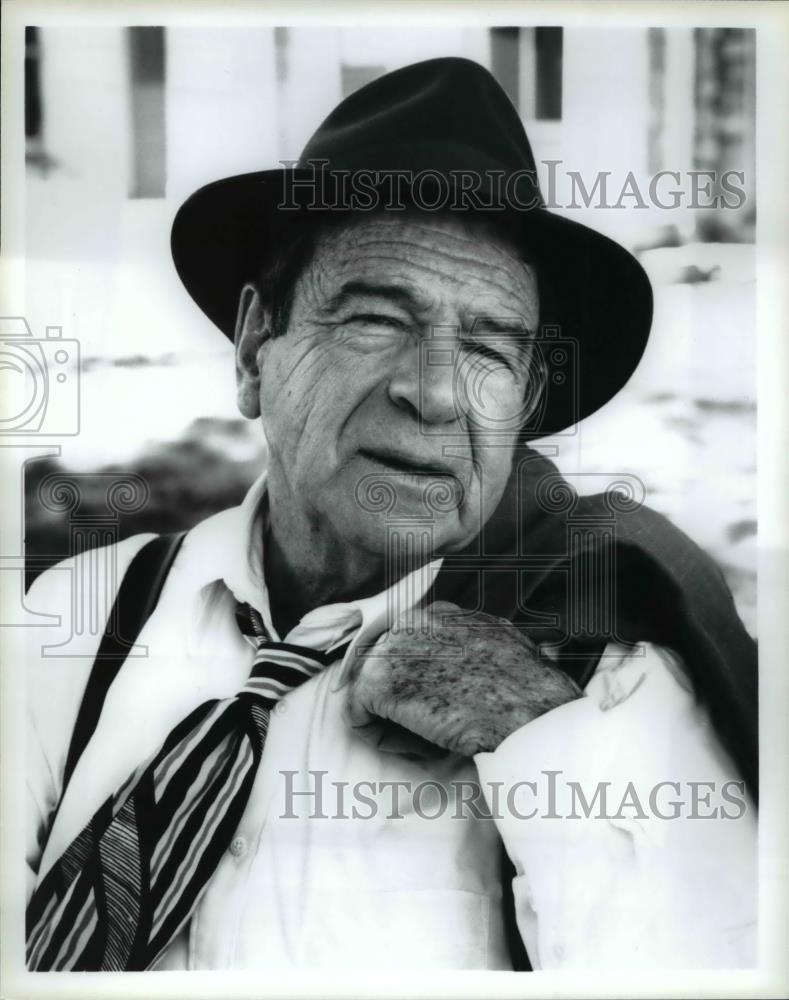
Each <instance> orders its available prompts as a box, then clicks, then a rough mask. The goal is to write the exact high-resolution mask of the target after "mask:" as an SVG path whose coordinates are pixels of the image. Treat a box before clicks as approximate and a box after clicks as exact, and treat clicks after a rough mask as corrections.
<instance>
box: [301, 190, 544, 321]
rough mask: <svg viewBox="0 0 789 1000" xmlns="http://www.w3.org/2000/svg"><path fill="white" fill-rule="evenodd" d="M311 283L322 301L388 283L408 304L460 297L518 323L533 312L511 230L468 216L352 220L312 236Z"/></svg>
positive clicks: (531, 281) (529, 278) (532, 289)
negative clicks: (350, 286)
mask: <svg viewBox="0 0 789 1000" xmlns="http://www.w3.org/2000/svg"><path fill="white" fill-rule="evenodd" d="M313 267H314V274H313V275H312V278H313V280H317V281H318V282H319V283H320V285H321V286H323V287H324V290H325V292H326V293H327V294H330V293H331V292H332V291H333V286H334V285H335V284H337V283H342V282H344V281H348V280H353V279H354V278H359V279H364V278H370V279H373V278H374V279H376V280H378V281H391V282H392V283H393V284H397V285H399V286H401V287H404V288H409V289H411V291H412V292H413V295H414V298H415V300H423V301H424V302H425V303H426V304H427V303H429V302H430V300H431V299H435V300H439V299H442V298H446V297H450V298H462V299H465V300H468V301H471V302H476V303H477V305H478V306H479V307H480V308H484V309H488V310H489V309H494V310H495V309H499V310H500V311H503V312H505V313H507V314H510V315H518V316H522V317H523V319H524V321H525V322H527V324H529V325H530V326H532V325H533V324H534V323H535V321H536V315H537V313H538V309H539V296H538V288H537V276H536V270H535V268H534V266H533V264H532V263H530V262H529V261H528V260H526V259H525V256H524V254H523V252H522V248H521V247H520V245H519V243H518V240H517V235H516V233H515V231H513V229H512V228H511V227H507V226H505V225H503V224H502V223H501V222H500V221H497V220H494V219H491V218H490V217H489V215H483V214H479V213H478V214H474V213H471V212H424V211H416V210H407V211H403V212H376V213H356V214H354V215H349V216H347V217H345V218H343V219H341V220H337V221H334V222H330V223H329V224H328V225H327V226H324V227H323V228H322V229H321V230H320V231H319V233H318V234H317V236H316V242H315V254H314V256H313Z"/></svg>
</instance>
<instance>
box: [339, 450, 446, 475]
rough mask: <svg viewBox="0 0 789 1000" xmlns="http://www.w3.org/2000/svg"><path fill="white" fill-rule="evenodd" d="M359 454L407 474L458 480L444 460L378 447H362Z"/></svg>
mask: <svg viewBox="0 0 789 1000" xmlns="http://www.w3.org/2000/svg"><path fill="white" fill-rule="evenodd" d="M359 454H360V455H361V456H362V457H363V458H366V459H368V460H369V461H372V462H375V463H377V464H378V465H384V466H386V467H387V468H389V469H392V470H394V471H396V472H402V473H404V474H405V475H411V476H433V477H434V478H435V477H441V478H452V479H455V480H457V475H456V474H455V473H454V472H453V471H452V469H450V468H449V467H448V466H447V465H445V464H444V463H443V462H436V461H431V460H429V459H422V458H416V457H413V456H411V455H404V454H402V452H394V451H388V450H377V449H376V450H375V451H373V450H372V449H369V448H361V449H360V450H359Z"/></svg>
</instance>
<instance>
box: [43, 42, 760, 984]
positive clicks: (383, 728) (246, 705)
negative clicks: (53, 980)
mask: <svg viewBox="0 0 789 1000" xmlns="http://www.w3.org/2000/svg"><path fill="white" fill-rule="evenodd" d="M316 164H317V165H318V166H317V167H316ZM475 179H476V180H478V181H479V183H476V182H475ZM447 193H450V194H451V196H452V198H451V201H452V204H447V203H446V199H445V198H444V195H446V194H447ZM502 193H503V194H504V196H505V200H506V202H507V204H506V205H504V204H499V205H497V204H496V200H497V198H501V196H502ZM461 196H462V197H461ZM458 198H460V200H459V201H458ZM486 199H487V200H486ZM428 201H429V202H430V204H429V205H428V204H427V202H428ZM428 208H429V209H431V210H427V209H428ZM173 252H174V257H175V261H176V266H177V267H178V270H179V273H180V275H181V277H182V279H183V281H184V283H185V284H186V286H187V288H188V289H189V291H190V292H191V294H192V295H193V296H194V298H195V299H196V301H197V302H198V304H200V305H201V307H202V308H203V309H204V310H205V311H206V313H207V314H208V315H209V316H210V317H211V318H212V319H213V320H214V321H215V322H216V323H217V325H218V326H219V327H220V328H221V329H222V330H223V332H224V333H225V334H226V335H228V336H232V337H234V340H235V345H236V377H237V384H238V402H239V407H240V409H241V412H242V413H243V414H244V416H245V417H248V418H249V419H252V420H258V419H260V420H262V424H263V428H264V431H265V436H266V441H267V443H268V462H267V468H266V470H265V473H264V474H263V475H262V476H261V477H260V479H259V480H258V481H257V482H256V483H255V484H254V485H253V487H252V488H251V490H250V492H249V494H248V496H247V498H246V499H245V501H244V502H243V504H242V505H241V506H240V507H239V508H237V509H233V510H228V511H224V512H222V513H220V514H218V515H215V516H214V517H211V518H209V519H208V520H207V521H204V522H203V523H201V524H200V525H198V526H197V527H196V528H193V529H192V530H191V531H190V532H189V533H188V534H187V536H186V538H185V539H182V538H180V537H179V538H177V539H174V540H170V539H164V540H162V539H154V540H153V541H152V540H151V538H150V536H140V537H136V538H132V539H128V540H126V541H125V542H122V543H121V544H119V545H118V546H117V547H116V550H115V553H114V558H115V561H116V564H117V567H118V570H119V574H118V576H119V578H123V585H122V587H121V590H120V593H119V595H118V598H117V603H116V612H117V614H116V615H115V616H113V622H114V623H115V624H114V626H113V625H112V624H110V625H108V628H107V631H106V633H105V636H104V638H103V640H102V644H101V646H100V647H99V649H98V650H97V654H96V658H95V664H94V665H93V667H92V669H91V663H90V661H83V660H74V661H71V662H66V663H63V662H62V661H52V660H47V659H46V658H44V657H41V656H40V655H39V653H40V647H41V645H42V644H43V642H44V639H43V637H42V636H41V635H34V636H33V637H32V645H31V664H30V676H31V682H30V726H29V731H30V751H29V754H30V755H29V767H28V788H29V808H30V821H29V823H30V842H29V851H28V864H29V890H30V891H29V904H28V911H27V945H28V963H29V966H30V968H32V969H152V968H155V969H195V968H213V969H227V968H259V969H266V970H268V969H271V968H277V967H307V968H310V967H325V966H336V967H346V968H348V967H354V968H360V967H375V968H380V967H391V968H427V967H440V968H482V969H485V968H488V969H509V968H513V967H515V968H528V967H529V963H530V965H531V967H535V968H571V967H572V968H590V967H594V966H608V967H618V968H623V967H639V966H641V967H647V966H655V965H657V966H661V967H686V966H696V967H705V966H706V967H710V966H738V965H747V964H749V963H752V962H753V961H754V933H755V909H754V907H755V904H754V892H755V889H754V879H755V875H754V870H755V869H754V866H755V836H754V818H753V801H752V798H751V797H750V796H749V795H748V794H746V791H745V788H744V784H743V782H742V781H740V780H739V778H740V775H739V774H738V769H739V771H740V772H741V773H742V775H743V776H744V777H745V778H746V779H748V781H749V782H750V783H751V787H750V792H751V795H753V794H755V787H754V778H755V767H754V754H753V737H754V731H755V715H754V710H753V673H752V671H753V648H752V643H751V642H750V640H749V639H748V637H747V635H746V634H745V632H744V629H743V628H742V626H741V625H740V623H739V621H738V619H737V617H736V614H735V612H734V610H733V606H732V604H731V600H730V597H729V595H728V594H727V593H726V591H725V588H724V587H723V585H722V583H721V581H720V578H719V576H718V574H717V573H716V571H715V570H714V568H712V567H711V566H710V565H709V563H708V562H707V560H706V559H705V557H703V556H702V555H701V553H700V552H699V551H698V550H697V549H695V547H694V546H693V545H692V543H691V542H689V541H688V540H686V539H684V537H683V536H681V535H679V533H678V532H676V530H675V529H672V528H671V527H670V526H669V525H667V524H666V522H664V521H663V520H662V519H660V518H657V516H655V515H652V514H650V513H649V512H647V511H645V510H637V509H633V508H632V505H631V506H629V505H628V504H627V503H625V502H624V500H622V499H621V498H620V499H619V500H616V499H612V498H611V497H605V498H581V497H577V496H575V494H573V493H572V492H571V491H568V489H567V488H566V484H564V483H563V481H562V480H561V477H559V476H558V474H557V473H556V470H555V469H554V468H553V466H551V465H550V463H548V462H547V461H546V460H544V459H543V458H542V457H541V456H540V455H539V454H538V453H537V452H535V451H533V450H532V449H530V448H529V446H528V441H529V440H531V439H532V438H534V437H536V436H539V435H540V434H545V433H549V432H552V431H556V430H559V429H561V428H562V427H565V426H567V425H569V424H571V423H572V422H573V421H574V420H576V419H578V418H580V417H583V416H584V415H586V414H588V413H591V412H592V411H594V410H595V409H597V408H598V407H599V406H601V405H603V403H605V402H606V401H607V400H608V399H609V398H610V397H611V396H612V395H613V394H614V393H615V392H616V391H617V390H618V389H619V388H620V387H621V385H623V384H624V382H625V381H626V379H627V378H628V377H629V375H630V373H631V372H632V370H633V369H634V367H635V365H636V364H637V362H638V359H639V357H640V355H641V353H642V351H643V347H644V344H645V341H646V336H647V333H648V328H649V321H650V314H651V296H650V292H649V285H648V282H647V280H646V278H645V276H644V274H643V272H642V271H641V269H640V267H639V266H638V265H637V263H636V262H635V261H634V260H633V259H632V258H631V257H630V256H629V255H628V254H627V253H626V252H625V251H624V250H622V249H621V248H619V247H617V246H616V245H615V244H613V243H611V242H610V241H608V240H606V239H604V238H603V237H601V236H599V235H598V234H595V233H592V232H590V231H589V230H586V229H583V228H582V227H579V226H577V225H574V224H571V223H569V222H566V221H564V220H561V219H557V218H556V217H554V216H551V215H550V214H549V213H547V212H546V211H545V210H544V209H542V208H541V202H540V200H539V192H538V190H537V187H536V180H535V175H534V162H533V159H532V156H531V151H530V149H529V146H528V142H527V140H526V136H525V134H524V133H523V129H522V126H521V123H520V121H519V119H518V117H517V114H516V113H515V111H514V109H513V108H512V106H511V105H510V104H509V102H508V101H507V98H506V97H505V95H504V94H503V92H502V91H501V90H500V88H499V87H498V85H497V84H496V83H495V81H494V80H493V78H492V77H491V76H490V75H489V74H488V73H487V72H486V71H485V70H483V69H482V68H481V67H479V66H477V65H475V64H474V63H470V62H467V61H465V60H458V59H441V60H433V61H430V62H427V63H422V64H418V65H416V66H412V67H407V68H406V69H404V70H401V71H399V72H397V73H392V74H390V75H388V76H386V77H384V78H382V79H380V80H378V81H376V82H374V83H372V84H370V85H369V86H367V87H365V88H363V89H362V90H361V91H359V92H358V93H356V94H355V95H353V96H352V97H350V98H348V99H347V100H346V101H344V102H343V103H342V104H341V105H340V106H339V107H338V108H337V109H336V111H335V112H334V113H333V114H332V115H331V116H330V117H329V119H327V121H326V122H324V124H323V125H322V126H321V127H320V128H319V130H318V132H316V134H315V136H314V137H313V139H312V140H311V141H310V143H309V144H308V146H307V149H306V150H305V153H304V156H303V158H302V162H301V163H300V164H299V165H298V167H297V169H295V170H293V169H288V170H284V171H268V172H264V173H261V174H254V175H247V176H244V177H240V178H230V179H228V180H224V181H219V182H217V183H215V184H212V185H209V186H208V187H207V188H204V189H202V190H201V191H199V192H197V193H196V195H194V196H193V197H192V198H191V199H190V200H189V202H187V203H186V205H185V206H183V207H182V209H181V211H180V213H179V215H178V217H177V219H176V222H175V225H174V229H173ZM556 323H561V331H562V337H563V338H564V339H563V340H562V341H554V340H545V339H543V340H541V338H540V336H539V335H538V331H539V329H540V327H541V325H542V326H543V327H545V326H546V324H547V325H548V327H549V332H548V337H550V336H551V335H552V334H551V329H552V327H551V326H550V325H551V324H556ZM557 343H559V346H560V347H561V346H562V345H564V347H563V351H564V353H562V350H557V349H554V348H555V347H556V344H557ZM571 344H574V345H576V346H577V348H578V352H577V356H576V357H575V363H576V365H577V368H576V370H575V371H574V372H573V373H572V374H573V378H575V379H577V385H572V386H570V388H571V390H573V391H570V392H568V391H566V389H567V386H566V383H567V377H566V375H567V372H566V367H565V368H562V365H564V364H565V363H566V358H567V356H568V353H569V345H571ZM562 375H564V376H565V378H564V380H563V379H562V378H561V377H559V376H562ZM563 386H564V388H563ZM576 389H577V392H576V391H575V390H576ZM557 489H558V490H559V493H560V494H562V496H561V497H559V499H558V500H557ZM562 498H563V499H562ZM560 501H561V502H560ZM564 501H566V503H565V502H564ZM563 503H564V506H563V505H562V504H563ZM603 510H604V512H605V513H606V518H605V519H604V520H606V523H609V522H611V521H612V519H613V523H614V532H613V534H610V535H607V536H606V537H605V538H601V537H598V536H596V535H595V531H594V524H595V517H597V521H598V522H599V520H600V513H601V511H603ZM568 511H572V512H573V513H574V515H578V517H579V518H580V520H581V522H583V524H584V525H585V528H584V532H585V533H584V534H583V539H584V540H583V541H582V543H581V545H580V547H576V548H572V547H570V549H569V550H568V548H567V545H568V542H567V539H568V534H567V526H568V523H569V520H570V519H569V517H568V513H567V512H568ZM590 539H591V540H590ZM181 542H182V543H183V544H181ZM179 546H180V547H179ZM606 553H607V556H606ZM601 554H602V556H605V558H602V559H601V558H600V557H601ZM79 558H81V559H84V558H85V557H84V556H82V557H79ZM606 560H607V561H606ZM590 564H594V565H598V564H599V565H602V566H603V567H608V568H607V569H604V571H603V573H602V577H599V578H598V576H595V575H594V574H592V575H591V576H590V575H589V574H587V575H586V576H584V575H583V574H581V575H579V573H578V569H579V566H582V567H583V566H587V567H588V565H590ZM64 568H66V569H72V570H74V569H75V566H74V561H73V560H72V561H71V562H70V563H66V564H65V565H64V566H62V567H60V569H61V570H62V569H64ZM76 568H78V567H76ZM64 578H67V574H64V573H62V572H58V570H57V569H56V570H53V571H50V572H48V573H46V574H44V575H43V576H42V577H41V578H40V580H39V581H37V583H36V585H35V587H34V589H33V591H32V592H31V595H30V597H29V603H30V605H31V607H34V608H36V609H39V608H42V609H43V608H45V609H46V610H47V611H48V612H49V613H55V614H61V615H62V616H63V617H64V620H65V621H67V620H68V601H69V595H68V593H67V592H66V591H65V589H64V586H63V582H62V581H63V579H64ZM598 584H601V585H602V587H603V589H602V590H601V589H599V588H598ZM606 588H608V589H606ZM609 604H610V605H611V607H610V608H609V607H608V605H609ZM607 608H608V610H606V609H607ZM611 610H613V615H612V614H611V613H609V612H610V611H611ZM579 621H582V622H585V623H586V624H585V625H583V626H582V627H578V622H579ZM138 632H139V644H140V645H141V646H143V647H144V648H145V649H146V650H147V656H144V657H141V656H139V655H136V656H128V657H125V653H126V652H127V651H128V648H129V645H130V643H131V642H133V641H134V639H135V638H136V637H137V633H138ZM52 641H53V640H52V639H51V637H49V636H47V637H46V642H47V644H50V645H51V644H52ZM53 662H54V664H55V665H54V666H53V665H52V664H53ZM694 688H695V696H694ZM710 720H712V723H713V725H712V726H710ZM502 843H503V847H504V849H505V850H503V849H502ZM524 946H525V947H524Z"/></svg>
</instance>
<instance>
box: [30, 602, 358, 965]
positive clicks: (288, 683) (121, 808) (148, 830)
mask: <svg viewBox="0 0 789 1000" xmlns="http://www.w3.org/2000/svg"><path fill="white" fill-rule="evenodd" d="M236 617H237V620H238V623H239V627H240V628H241V631H242V633H243V634H244V635H245V636H246V637H247V638H248V640H249V641H250V642H251V643H252V644H253V645H254V646H255V648H256V654H255V660H254V664H253V667H252V671H251V673H250V676H249V679H248V680H247V682H246V684H245V685H244V687H243V688H242V689H241V690H240V691H239V692H238V693H237V694H236V695H235V696H233V697H232V698H224V699H221V700H216V699H214V700H211V701H207V702H205V703H204V704H202V705H200V706H199V707H198V708H196V709H195V710H194V711H193V712H192V713H191V714H190V715H189V716H187V718H185V719H184V720H183V721H182V722H181V723H179V725H177V726H176V727H175V729H174V730H173V731H172V732H171V733H170V735H169V736H168V737H167V739H166V740H165V741H164V743H163V744H162V746H161V748H160V749H159V750H158V751H157V752H156V753H155V754H154V756H153V757H151V758H150V759H149V760H147V761H146V762H145V763H143V764H142V765H141V766H140V767H139V768H137V770H136V771H135V772H134V773H133V774H131V775H130V776H129V778H128V779H127V781H126V782H124V784H123V785H122V786H121V788H120V789H119V790H118V791H117V792H116V793H115V794H114V795H112V796H110V798H108V799H107V800H106V801H105V802H104V803H103V804H102V805H101V806H100V808H99V809H98V810H97V811H96V813H95V815H94V816H93V818H92V819H91V820H90V822H89V823H88V824H87V826H85V828H84V829H83V830H82V831H81V833H80V834H79V835H78V836H77V837H76V838H75V840H74V841H72V843H71V844H70V845H69V847H68V848H67V849H66V851H65V852H64V854H63V855H62V856H61V857H60V858H59V859H58V861H56V862H55V864H54V865H53V866H52V868H51V869H50V871H49V872H48V873H47V875H46V876H45V878H44V879H43V880H42V881H41V883H40V885H38V887H37V888H36V890H35V892H34V893H33V896H32V898H31V900H30V903H29V905H28V908H27V913H26V923H27V964H28V969H30V970H31V971H49V970H53V971H56V970H73V971H141V970H144V969H148V968H150V967H151V966H152V965H153V964H154V963H155V962H156V960H157V959H158V957H159V956H160V955H161V953H162V952H163V951H164V949H165V948H166V947H167V945H168V944H169V943H170V942H171V941H172V940H173V938H174V937H175V936H176V934H177V933H178V932H179V930H180V929H181V928H182V927H183V926H184V924H185V923H186V922H187V920H188V919H189V918H190V916H191V915H192V913H193V911H194V909H195V907H196V906H197V903H198V902H199V900H200V897H201V896H202V894H203V892H204V891H205V889H206V887H207V886H208V882H209V881H210V879H211V877H212V875H213V874H214V872H215V871H216V868H217V866H218V864H219V862H220V860H221V858H222V856H223V854H224V853H225V851H226V850H227V848H228V846H229V844H230V842H231V840H232V838H233V834H234V833H235V830H236V827H237V826H238V823H239V821H240V819H241V816H242V815H243V812H244V809H245V807H246V804H247V801H248V799H249V795H250V791H251V789H252V785H253V782H254V780H255V775H256V773H257V769H258V765H259V763H260V759H261V755H262V753H263V745H264V743H265V739H266V733H267V731H268V723H269V716H270V712H271V709H272V707H273V706H274V705H275V704H276V703H277V702H278V701H279V700H280V699H281V698H283V697H284V696H285V695H286V694H287V693H288V692H289V691H291V690H293V688H295V687H298V685H300V684H303V683H304V681H307V680H309V679H310V677H313V676H314V675H315V674H317V673H318V672H319V671H321V670H322V669H323V668H324V667H325V666H327V665H328V664H329V663H331V662H332V661H334V660H337V659H339V658H340V657H341V656H342V655H343V653H344V652H345V649H347V644H346V645H344V646H343V647H342V648H341V649H335V650H333V651H332V652H329V653H324V652H319V651H317V650H314V649H307V648H305V647H302V646H295V645H292V644H289V643H284V642H272V641H270V640H269V638H268V636H267V634H266V630H265V628H264V626H263V622H262V620H261V618H260V616H259V615H258V613H257V612H256V611H254V610H253V609H252V608H250V607H249V605H241V604H239V605H238V606H237V609H236Z"/></svg>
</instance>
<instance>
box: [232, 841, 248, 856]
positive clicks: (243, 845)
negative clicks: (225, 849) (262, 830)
mask: <svg viewBox="0 0 789 1000" xmlns="http://www.w3.org/2000/svg"><path fill="white" fill-rule="evenodd" d="M230 853H231V854H232V855H233V857H234V858H242V857H243V856H244V855H245V854H246V853H247V842H246V840H244V838H243V837H233V840H232V841H231V843H230Z"/></svg>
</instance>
